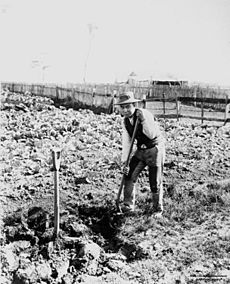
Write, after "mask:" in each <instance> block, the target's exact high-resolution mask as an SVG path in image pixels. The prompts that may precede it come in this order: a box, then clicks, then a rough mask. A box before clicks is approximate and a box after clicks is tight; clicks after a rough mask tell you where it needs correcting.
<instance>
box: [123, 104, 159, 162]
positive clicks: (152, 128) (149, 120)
mask: <svg viewBox="0 0 230 284" xmlns="http://www.w3.org/2000/svg"><path fill="white" fill-rule="evenodd" d="M141 111H142V113H143V117H144V120H143V121H142V122H141V124H142V129H143V133H144V134H145V135H146V136H147V137H148V138H149V139H154V138H155V137H159V139H158V141H162V142H163V141H164V140H163V136H162V134H161V130H160V127H159V124H158V122H157V121H156V120H155V118H154V115H153V114H152V113H151V112H150V111H148V110H146V109H141ZM129 120H130V122H131V124H132V125H133V117H131V118H129ZM131 139H132V138H131V137H130V136H129V133H128V131H127V129H126V127H125V121H124V120H123V123H122V154H121V160H122V162H125V161H126V160H127V157H128V153H129V149H130V146H131Z"/></svg>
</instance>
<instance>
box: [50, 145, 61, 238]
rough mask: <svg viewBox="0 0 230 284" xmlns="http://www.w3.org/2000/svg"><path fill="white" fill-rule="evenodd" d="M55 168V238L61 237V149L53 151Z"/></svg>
mask: <svg viewBox="0 0 230 284" xmlns="http://www.w3.org/2000/svg"><path fill="white" fill-rule="evenodd" d="M52 157H53V168H54V236H55V237H58V235H59V229H60V228H59V221H60V216H59V214H60V212H59V211H60V208H59V169H60V157H61V151H60V149H53V151H52Z"/></svg>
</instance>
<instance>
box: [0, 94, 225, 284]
mask: <svg viewBox="0 0 230 284" xmlns="http://www.w3.org/2000/svg"><path fill="white" fill-rule="evenodd" d="M121 121H122V118H121V117H120V116H119V115H117V114H112V115H106V114H100V115H99V114H94V113H93V112H92V111H90V110H78V111H74V110H73V109H66V108H64V107H59V108H58V107H55V106H54V104H53V102H52V100H50V99H47V98H43V97H31V96H30V95H26V94H22V95H18V94H8V96H7V98H6V97H5V100H4V102H2V104H1V126H2V127H1V129H2V131H1V137H0V138H1V171H2V175H1V177H0V179H1V180H0V183H1V192H0V203H1V204H0V213H1V217H0V227H1V228H0V229H1V237H0V245H1V247H0V252H1V254H0V258H1V262H0V283H2V284H8V283H14V284H30V283H42V284H45V283H49V284H51V283H52V284H53V283H61V284H72V283H95V284H96V283H119V284H120V283H207V281H209V282H212V281H213V282H215V283H230V258H229V253H230V217H229V216H230V214H229V211H230V209H229V208H230V206H229V205H230V180H229V166H230V125H229V123H227V124H226V125H225V126H223V125H222V124H221V123H219V125H210V124H202V125H201V124H200V122H194V121H189V120H183V121H179V122H177V121H175V120H159V123H160V125H161V128H162V131H163V133H164V135H165V138H166V141H167V143H166V145H167V157H166V162H165V170H164V192H165V193H164V213H163V216H162V218H159V219H156V218H154V216H153V214H152V207H151V199H150V192H149V184H148V176H147V171H144V172H143V173H142V175H141V176H140V178H139V180H138V184H137V204H136V210H135V212H134V213H132V214H128V215H124V214H118V212H117V210H116V206H115V199H116V196H117V192H118V189H119V186H120V182H121V177H122V173H121V160H120V154H121ZM54 149H55V150H60V151H61V157H60V169H59V170H58V173H59V178H58V181H59V193H60V196H59V200H60V207H59V209H60V221H59V223H58V224H59V226H60V233H59V234H58V236H57V235H56V234H55V232H56V231H55V229H54V227H55V220H56V219H55V218H54V188H55V180H54V176H55V168H54V165H53V160H52V151H53V150H54Z"/></svg>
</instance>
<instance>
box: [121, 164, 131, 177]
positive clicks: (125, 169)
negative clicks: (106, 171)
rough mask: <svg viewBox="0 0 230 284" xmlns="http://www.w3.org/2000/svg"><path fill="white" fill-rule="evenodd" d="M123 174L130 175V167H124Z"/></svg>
mask: <svg viewBox="0 0 230 284" xmlns="http://www.w3.org/2000/svg"><path fill="white" fill-rule="evenodd" d="M122 172H123V174H124V175H126V176H127V175H128V174H129V167H128V166H123V169H122Z"/></svg>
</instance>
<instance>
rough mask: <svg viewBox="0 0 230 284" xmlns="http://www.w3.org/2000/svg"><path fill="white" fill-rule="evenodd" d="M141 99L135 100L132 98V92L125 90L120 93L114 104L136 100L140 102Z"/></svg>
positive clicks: (134, 101)
mask: <svg viewBox="0 0 230 284" xmlns="http://www.w3.org/2000/svg"><path fill="white" fill-rule="evenodd" d="M140 101H141V100H137V99H135V98H134V94H133V92H131V91H129V92H125V93H122V94H120V96H119V99H118V102H117V103H116V105H124V104H132V103H136V102H140Z"/></svg>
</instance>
